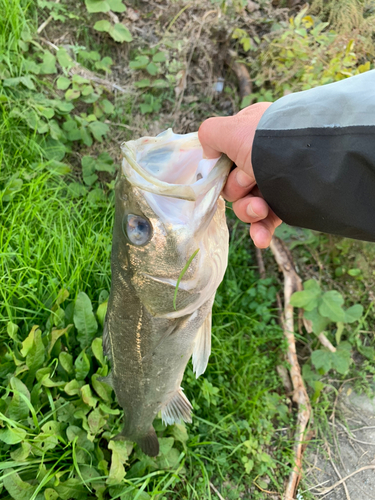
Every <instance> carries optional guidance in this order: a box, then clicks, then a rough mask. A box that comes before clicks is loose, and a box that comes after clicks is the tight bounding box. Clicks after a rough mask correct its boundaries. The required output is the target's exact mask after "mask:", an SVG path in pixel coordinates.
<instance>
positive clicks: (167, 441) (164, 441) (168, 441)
mask: <svg viewBox="0 0 375 500" xmlns="http://www.w3.org/2000/svg"><path fill="white" fill-rule="evenodd" d="M173 443H174V439H173V437H166V438H159V445H160V454H161V455H166V454H167V453H168V452H169V451H170V450H171V449H172V446H173Z"/></svg>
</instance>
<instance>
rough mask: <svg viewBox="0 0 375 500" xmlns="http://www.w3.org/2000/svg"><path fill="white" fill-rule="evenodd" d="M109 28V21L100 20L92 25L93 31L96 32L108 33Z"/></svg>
mask: <svg viewBox="0 0 375 500" xmlns="http://www.w3.org/2000/svg"><path fill="white" fill-rule="evenodd" d="M110 27H111V23H110V22H109V21H106V20H105V19H102V20H101V21H96V23H95V24H94V30H96V31H107V32H108V31H109V29H110Z"/></svg>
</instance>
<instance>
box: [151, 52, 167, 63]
mask: <svg viewBox="0 0 375 500" xmlns="http://www.w3.org/2000/svg"><path fill="white" fill-rule="evenodd" d="M152 60H153V61H154V62H164V61H166V60H167V58H166V54H165V52H157V53H156V54H155V55H154V56H152Z"/></svg>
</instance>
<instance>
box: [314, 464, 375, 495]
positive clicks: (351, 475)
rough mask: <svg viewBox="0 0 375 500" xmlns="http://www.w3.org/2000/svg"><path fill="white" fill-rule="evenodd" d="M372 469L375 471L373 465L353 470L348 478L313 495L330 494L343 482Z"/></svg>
mask: <svg viewBox="0 0 375 500" xmlns="http://www.w3.org/2000/svg"><path fill="white" fill-rule="evenodd" d="M374 469H375V465H365V466H364V467H361V468H360V469H358V470H355V471H354V472H352V473H351V474H349V475H348V476H346V477H343V478H342V479H340V481H337V483H335V484H333V485H332V486H329V487H328V488H324V489H323V490H322V491H320V492H319V493H315V495H327V493H330V492H331V491H332V490H334V489H335V488H337V487H338V486H340V484H342V483H343V482H344V481H347V480H348V479H349V478H351V477H353V476H355V475H356V474H358V473H359V472H363V471H364V470H374ZM315 488H316V486H315V487H314V488H311V489H315Z"/></svg>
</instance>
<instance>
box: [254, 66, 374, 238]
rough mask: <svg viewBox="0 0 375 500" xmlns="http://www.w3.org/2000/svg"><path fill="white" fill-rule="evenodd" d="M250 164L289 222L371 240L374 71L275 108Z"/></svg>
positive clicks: (291, 98) (260, 133)
mask: <svg viewBox="0 0 375 500" xmlns="http://www.w3.org/2000/svg"><path fill="white" fill-rule="evenodd" d="M252 163H253V168H254V174H255V178H256V180H257V183H258V186H259V188H260V191H261V192H262V194H263V196H264V198H265V200H266V201H267V202H268V204H269V205H270V207H271V208H272V209H273V210H274V212H275V213H276V214H277V215H278V216H279V217H280V218H281V219H282V220H283V221H285V222H286V223H287V224H291V225H294V226H301V227H305V228H310V229H315V230H318V231H323V232H327V233H332V234H339V235H341V236H346V237H349V238H357V239H362V240H368V241H375V70H373V71H368V72H367V73H363V74H361V75H357V76H353V77H351V78H348V79H346V80H342V81H340V82H336V83H332V84H329V85H325V86H323V87H318V88H315V89H311V90H306V91H304V92H298V93H296V94H290V95H287V96H285V97H282V98H281V99H279V100H278V101H276V102H275V103H273V104H272V105H271V106H270V107H269V108H268V109H267V111H266V112H265V113H264V115H263V116H262V118H261V120H260V122H259V124H258V127H257V130H256V133H255V139H254V144H253V151H252Z"/></svg>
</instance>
